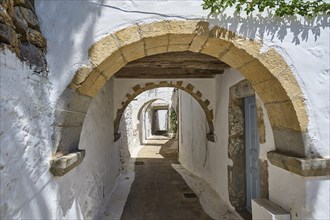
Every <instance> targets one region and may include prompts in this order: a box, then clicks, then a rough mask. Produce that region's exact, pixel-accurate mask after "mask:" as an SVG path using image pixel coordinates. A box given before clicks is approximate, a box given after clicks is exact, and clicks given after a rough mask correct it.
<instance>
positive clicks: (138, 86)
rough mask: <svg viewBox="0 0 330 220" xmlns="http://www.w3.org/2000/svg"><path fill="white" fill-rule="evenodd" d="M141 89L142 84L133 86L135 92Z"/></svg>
mask: <svg viewBox="0 0 330 220" xmlns="http://www.w3.org/2000/svg"><path fill="white" fill-rule="evenodd" d="M140 89H141V86H140V85H136V86H134V87H133V90H134V92H137V91H139V90H140Z"/></svg>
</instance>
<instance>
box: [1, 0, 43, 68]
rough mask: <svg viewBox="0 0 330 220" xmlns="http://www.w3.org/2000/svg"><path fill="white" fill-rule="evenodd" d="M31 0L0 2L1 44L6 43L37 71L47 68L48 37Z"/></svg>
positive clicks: (4, 0) (5, 0) (6, 0)
mask: <svg viewBox="0 0 330 220" xmlns="http://www.w3.org/2000/svg"><path fill="white" fill-rule="evenodd" d="M33 4H34V3H33V1H31V0H3V1H1V3H0V45H1V47H3V46H4V45H6V46H7V47H8V48H9V49H11V50H12V51H14V52H15V53H16V55H17V56H18V57H19V58H20V60H22V61H27V62H28V63H29V64H31V65H33V66H34V67H35V68H34V71H35V72H44V71H46V70H47V63H46V59H45V54H46V50H47V43H46V39H45V38H44V37H43V35H42V33H41V31H40V25H39V21H38V18H37V16H36V14H35V10H34V6H33Z"/></svg>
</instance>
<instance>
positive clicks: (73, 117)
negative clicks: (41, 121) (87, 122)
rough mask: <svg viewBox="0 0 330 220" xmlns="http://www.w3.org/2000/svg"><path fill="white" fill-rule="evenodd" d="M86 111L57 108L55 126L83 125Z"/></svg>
mask: <svg viewBox="0 0 330 220" xmlns="http://www.w3.org/2000/svg"><path fill="white" fill-rule="evenodd" d="M85 116H86V113H85V112H74V111H68V110H63V109H56V110H55V126H59V127H82V125H83V123H84V119H85Z"/></svg>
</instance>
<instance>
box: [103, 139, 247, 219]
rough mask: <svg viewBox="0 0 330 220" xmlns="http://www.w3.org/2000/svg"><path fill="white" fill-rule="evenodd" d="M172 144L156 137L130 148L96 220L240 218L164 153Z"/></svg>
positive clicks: (210, 188) (206, 185)
mask: <svg viewBox="0 0 330 220" xmlns="http://www.w3.org/2000/svg"><path fill="white" fill-rule="evenodd" d="M172 143H173V142H170V141H169V139H168V138H167V137H159V136H157V137H152V138H151V139H149V140H148V141H147V143H145V144H144V145H142V146H137V147H136V148H134V150H133V151H132V152H131V162H130V165H129V166H128V170H127V173H125V174H123V175H121V176H120V177H119V178H118V180H117V182H116V186H115V187H114V190H113V192H112V194H111V195H110V197H109V200H108V202H107V203H105V207H104V208H102V209H101V210H100V211H101V212H100V217H99V218H98V219H102V220H120V219H121V220H204V219H216V220H233V219H241V218H240V217H239V216H238V215H237V214H236V213H235V211H232V210H230V209H229V208H228V206H227V205H226V203H225V202H224V201H223V200H222V199H221V198H220V197H219V195H218V194H217V193H216V192H215V191H214V190H213V189H212V187H211V186H210V185H209V184H208V183H207V182H205V181H204V180H203V179H201V178H199V177H197V176H195V175H193V174H192V173H191V172H189V171H188V170H186V169H185V168H184V167H183V166H182V165H181V164H179V163H178V161H177V160H176V159H175V158H176V156H175V155H173V152H172V150H171V151H168V149H169V148H168V147H170V146H173V145H172ZM163 156H164V157H166V158H164V157H163ZM170 159H172V161H171V160H170ZM187 184H188V185H187ZM194 192H195V193H196V194H197V197H198V198H196V197H195V194H194ZM204 210H205V211H206V213H207V214H206V213H205V212H204ZM210 216H211V217H212V218H211V217H210Z"/></svg>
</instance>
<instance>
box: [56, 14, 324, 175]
mask: <svg viewBox="0 0 330 220" xmlns="http://www.w3.org/2000/svg"><path fill="white" fill-rule="evenodd" d="M209 27H210V25H209V23H208V22H205V21H193V20H163V21H157V22H153V23H143V24H134V25H132V26H129V27H126V28H124V29H121V30H118V31H116V32H114V33H112V34H109V35H108V36H106V37H104V38H102V39H101V40H99V41H97V42H96V43H95V44H94V45H92V46H91V47H90V49H89V51H88V55H89V60H90V66H89V67H83V68H80V69H78V70H77V73H76V75H75V77H74V78H73V80H72V82H71V83H70V85H69V87H68V88H67V90H68V91H69V92H68V93H73V94H74V95H72V96H78V97H80V98H78V99H86V97H87V98H88V97H89V98H91V97H94V96H96V94H97V93H98V92H99V91H100V89H101V88H102V87H103V86H104V84H105V83H106V81H107V80H108V79H110V78H111V77H112V76H113V75H114V74H115V73H116V72H117V71H118V70H120V69H121V68H122V67H123V66H125V65H126V64H127V63H128V62H130V61H133V60H137V59H139V58H142V57H145V56H150V55H154V54H161V53H167V52H178V51H191V52H195V53H202V54H206V55H209V56H212V57H215V58H218V59H220V60H221V61H223V62H225V63H227V64H228V65H229V66H231V67H232V68H235V69H237V70H238V71H239V72H240V73H241V74H242V75H243V76H244V77H245V78H246V79H247V80H248V81H249V82H250V83H251V85H252V87H253V88H254V90H255V91H256V93H257V94H258V95H259V97H260V98H261V100H262V102H263V103H264V106H265V108H266V110H267V113H268V117H269V120H270V123H271V126H272V130H273V135H274V140H275V147H276V151H277V152H275V153H271V154H270V153H269V159H270V160H271V162H272V163H273V164H274V165H276V166H279V167H281V168H284V169H287V170H291V168H290V163H289V162H290V160H291V159H290V158H292V157H290V156H288V155H291V156H296V157H299V158H306V157H309V156H310V154H311V153H310V152H309V149H307V145H305V144H304V141H303V136H304V135H305V134H306V133H307V128H308V114H307V108H306V104H305V100H304V96H303V93H302V91H301V89H300V86H299V84H298V82H297V80H296V77H295V75H294V74H293V72H292V71H291V68H290V67H289V66H288V64H287V63H286V61H285V60H284V58H283V57H282V56H281V55H280V54H279V53H277V52H276V50H275V49H273V48H271V49H268V50H267V51H264V50H262V43H261V42H259V41H256V40H251V39H247V38H245V37H241V36H238V35H237V34H236V33H234V32H231V31H229V30H227V29H224V28H221V27H217V26H214V27H212V28H211V29H209ZM65 93H66V92H65ZM66 100H72V98H67V99H66ZM60 102H61V100H60ZM73 102H75V101H73ZM65 105H66V106H68V108H75V107H74V104H72V103H71V102H69V103H65ZM78 105H79V104H78ZM62 110H63V111H62ZM62 110H61V112H64V111H65V110H66V109H62ZM62 118H63V117H62ZM65 118H70V117H65ZM67 120H69V121H70V120H71V119H67ZM79 120H80V121H79V123H78V124H79V126H80V125H81V124H82V123H83V120H84V117H80V118H79ZM75 122H76V121H75ZM65 123H66V122H65V121H64V122H63V124H65ZM55 124H56V123H55ZM79 126H77V127H75V132H74V134H71V133H70V132H65V133H63V132H61V130H63V129H60V131H59V132H57V133H56V132H55V133H54V134H55V135H56V136H58V137H55V139H70V140H73V141H71V142H73V143H79V139H80V133H79V132H78V131H79V129H80V130H81V127H79ZM78 127H79V128H78ZM55 130H56V128H55ZM67 136H70V137H67ZM57 143H62V142H61V140H60V141H57ZM305 146H306V147H305ZM63 147H64V146H61V144H59V145H56V144H55V149H57V151H61V148H63ZM64 148H65V147H64ZM69 148H71V147H69ZM76 148H77V147H76ZM283 155H284V156H283ZM306 161H307V160H305V161H303V162H302V161H300V160H299V161H297V164H300V165H299V168H296V167H294V168H292V169H294V170H293V171H292V172H296V171H295V170H297V169H299V172H300V173H299V174H300V175H310V174H309V173H310V172H309V170H307V171H306V174H302V173H301V171H302V170H304V168H303V166H304V164H305V163H308V161H307V162H306ZM309 167H310V166H309ZM318 167H319V166H317V167H316V168H310V169H318ZM296 173H297V172H296ZM321 173H324V172H323V171H322V172H321ZM317 175H318V174H317Z"/></svg>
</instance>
